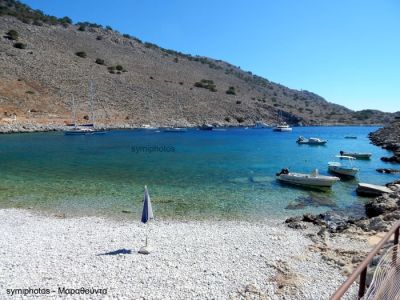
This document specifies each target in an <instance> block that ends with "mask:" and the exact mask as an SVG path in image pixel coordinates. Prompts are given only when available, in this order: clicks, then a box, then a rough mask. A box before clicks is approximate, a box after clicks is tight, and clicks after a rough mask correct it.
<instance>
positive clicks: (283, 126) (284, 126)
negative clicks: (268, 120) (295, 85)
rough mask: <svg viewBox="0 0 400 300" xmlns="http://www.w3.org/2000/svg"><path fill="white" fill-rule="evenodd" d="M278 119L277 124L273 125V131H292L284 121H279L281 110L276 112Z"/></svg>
mask: <svg viewBox="0 0 400 300" xmlns="http://www.w3.org/2000/svg"><path fill="white" fill-rule="evenodd" d="M278 119H279V123H278V125H276V126H275V127H274V129H273V130H274V131H279V132H290V131H292V128H291V127H290V126H289V125H288V124H287V123H286V122H282V121H281V119H282V112H281V111H279V113H278Z"/></svg>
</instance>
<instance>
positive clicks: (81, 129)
mask: <svg viewBox="0 0 400 300" xmlns="http://www.w3.org/2000/svg"><path fill="white" fill-rule="evenodd" d="M89 104H90V114H91V121H92V123H86V124H77V117H76V111H77V104H76V102H75V98H74V96H73V95H72V114H73V119H74V122H73V124H71V125H72V126H73V127H72V128H71V129H69V130H67V131H65V133H64V134H65V135H100V134H105V133H106V130H104V129H96V128H95V125H94V121H95V118H94V112H93V83H92V82H90V84H89Z"/></svg>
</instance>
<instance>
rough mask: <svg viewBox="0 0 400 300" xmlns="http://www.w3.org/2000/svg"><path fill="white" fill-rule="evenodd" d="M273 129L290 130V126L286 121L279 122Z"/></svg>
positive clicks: (279, 130)
mask: <svg viewBox="0 0 400 300" xmlns="http://www.w3.org/2000/svg"><path fill="white" fill-rule="evenodd" d="M274 131H278V132H290V131H292V128H291V127H290V126H289V125H288V124H286V122H283V123H280V124H278V125H276V126H275V127H274Z"/></svg>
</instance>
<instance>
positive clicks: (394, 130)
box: [369, 117, 400, 163]
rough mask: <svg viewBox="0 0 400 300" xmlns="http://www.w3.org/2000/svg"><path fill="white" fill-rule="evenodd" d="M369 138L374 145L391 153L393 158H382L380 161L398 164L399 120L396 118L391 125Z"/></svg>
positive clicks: (373, 133)
mask: <svg viewBox="0 0 400 300" xmlns="http://www.w3.org/2000/svg"><path fill="white" fill-rule="evenodd" d="M369 138H370V139H371V141H372V143H373V144H374V145H377V146H380V147H382V148H384V149H387V150H391V151H393V156H391V157H382V158H381V160H382V161H385V162H391V163H400V119H399V118H398V117H397V118H396V119H395V121H393V122H392V123H390V124H388V125H386V126H385V127H383V128H381V129H379V130H377V131H375V132H372V133H370V134H369Z"/></svg>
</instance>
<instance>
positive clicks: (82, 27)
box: [78, 25, 86, 31]
mask: <svg viewBox="0 0 400 300" xmlns="http://www.w3.org/2000/svg"><path fill="white" fill-rule="evenodd" d="M78 30H79V31H86V26H85V25H79V27H78Z"/></svg>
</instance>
